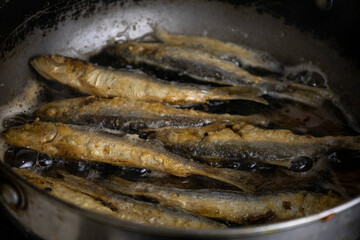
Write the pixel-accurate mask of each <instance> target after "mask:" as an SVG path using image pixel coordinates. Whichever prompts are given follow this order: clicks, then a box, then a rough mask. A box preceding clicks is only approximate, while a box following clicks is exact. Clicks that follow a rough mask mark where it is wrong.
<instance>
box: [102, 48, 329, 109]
mask: <svg viewBox="0 0 360 240" xmlns="http://www.w3.org/2000/svg"><path fill="white" fill-rule="evenodd" d="M107 52H108V53H109V54H111V55H113V56H115V57H121V58H124V59H126V61H128V62H129V63H131V64H135V65H136V64H140V63H141V64H148V65H152V66H155V67H159V68H162V69H165V70H171V71H176V72H180V73H181V74H184V75H187V76H189V77H192V78H194V79H197V80H200V81H204V82H213V83H217V84H226V85H232V86H243V85H250V86H253V87H256V88H258V89H259V90H261V91H262V93H263V94H265V95H269V96H272V97H275V98H284V99H289V100H293V101H297V102H300V103H303V104H307V105H310V106H314V107H318V106H321V105H322V103H323V101H324V100H325V99H332V98H334V94H333V92H332V91H331V90H329V89H323V88H316V87H310V86H306V85H301V84H296V83H292V82H280V81H276V80H274V79H270V78H266V77H260V76H255V75H252V74H250V73H249V72H247V71H245V70H244V69H242V68H239V67H238V66H237V65H235V64H233V63H231V62H228V61H225V60H221V59H218V58H217V57H215V56H214V55H212V54H209V53H207V52H205V51H203V50H201V49H194V48H188V47H184V46H178V45H177V46H176V45H169V44H161V43H138V42H134V41H130V42H126V43H122V44H117V45H115V46H113V47H109V48H108V49H107Z"/></svg>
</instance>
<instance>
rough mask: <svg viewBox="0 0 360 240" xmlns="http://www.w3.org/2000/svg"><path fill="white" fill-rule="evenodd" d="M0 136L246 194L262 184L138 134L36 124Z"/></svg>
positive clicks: (53, 154) (58, 152)
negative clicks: (214, 183) (208, 181)
mask: <svg viewBox="0 0 360 240" xmlns="http://www.w3.org/2000/svg"><path fill="white" fill-rule="evenodd" d="M1 136H2V138H3V139H5V141H6V142H7V143H9V144H11V145H13V146H17V147H26V148H30V149H32V150H35V151H37V152H41V153H45V154H47V155H49V156H51V157H62V158H68V159H74V160H87V161H95V162H103V163H109V164H112V165H118V166H129V167H139V168H147V169H150V170H156V171H160V172H165V173H169V174H172V175H175V176H179V177H186V176H189V175H193V174H195V175H202V176H207V177H209V178H212V179H216V180H219V181H222V182H225V183H228V184H231V185H234V186H237V187H238V188H240V189H242V190H244V191H249V192H251V191H254V190H255V189H256V188H257V187H259V186H260V185H261V184H262V181H261V180H262V179H261V177H260V176H259V175H258V174H254V173H250V172H245V171H236V170H231V169H219V168H212V167H210V166H207V165H204V164H200V163H196V162H194V161H193V160H191V159H187V158H184V157H181V156H178V155H176V154H172V153H170V152H168V151H166V150H165V149H164V148H163V147H162V145H160V144H159V143H158V142H157V141H145V140H143V139H140V138H139V137H138V135H124V136H117V135H111V134H107V133H104V132H100V131H98V130H96V129H90V128H86V127H80V126H73V125H66V124H62V123H51V122H40V121H37V122H34V123H32V124H25V125H23V126H19V127H15V128H10V129H7V130H6V131H4V132H2V133H1Z"/></svg>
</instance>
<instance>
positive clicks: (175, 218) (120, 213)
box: [13, 169, 226, 229]
mask: <svg viewBox="0 0 360 240" xmlns="http://www.w3.org/2000/svg"><path fill="white" fill-rule="evenodd" d="M13 170H14V171H15V172H16V173H17V174H19V175H20V176H21V177H23V178H24V179H26V180H27V181H29V182H30V183H32V184H34V185H35V186H37V187H39V188H41V189H46V190H47V192H49V193H50V194H51V195H53V196H55V197H58V198H60V199H62V200H64V201H66V202H70V203H72V204H74V205H76V206H78V207H80V208H84V209H87V210H91V211H95V212H98V213H101V214H105V215H108V216H111V217H115V218H118V219H121V220H123V221H127V222H134V223H139V224H145V225H150V226H159V227H166V228H178V229H223V228H226V227H225V226H224V225H222V224H220V223H217V222H215V221H212V220H209V219H206V218H203V217H201V216H197V215H194V214H190V213H188V212H185V211H181V210H179V209H171V208H167V207H163V206H161V205H157V204H152V203H146V202H140V201H137V200H134V199H131V198H129V197H126V196H121V195H118V194H115V193H114V192H112V191H109V190H107V189H104V188H102V187H100V186H98V185H96V184H94V183H91V182H89V181H87V180H85V179H82V178H79V177H75V176H72V177H71V180H72V181H71V182H69V181H66V180H62V179H55V178H49V177H42V176H40V175H37V174H34V173H31V172H29V171H27V170H20V169H13Z"/></svg>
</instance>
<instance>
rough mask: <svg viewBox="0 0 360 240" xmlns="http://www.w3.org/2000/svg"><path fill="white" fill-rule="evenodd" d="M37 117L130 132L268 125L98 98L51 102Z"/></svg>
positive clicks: (257, 120) (255, 120)
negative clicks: (218, 125)
mask: <svg viewBox="0 0 360 240" xmlns="http://www.w3.org/2000/svg"><path fill="white" fill-rule="evenodd" d="M36 116H38V117H39V118H40V119H42V120H46V121H58V122H64V123H72V124H81V125H89V124H90V125H95V126H99V125H101V126H103V127H106V128H110V129H117V130H124V131H130V132H132V131H135V132H136V131H137V130H140V129H144V128H158V127H165V126H172V127H189V126H202V125H206V124H209V123H213V122H225V123H237V122H243V121H245V122H249V123H251V124H258V125H261V126H266V125H267V124H268V121H267V120H266V119H265V118H264V117H262V116H259V115H251V116H239V115H229V114H211V113H205V112H201V111H196V110H191V109H178V108H174V107H172V106H169V105H165V104H162V103H155V102H142V101H135V100H130V99H125V98H113V99H104V98H99V97H80V98H73V99H66V100H60V101H54V102H50V103H47V104H45V105H44V106H42V107H40V108H39V109H38V110H37V111H36Z"/></svg>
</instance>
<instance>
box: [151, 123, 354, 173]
mask: <svg viewBox="0 0 360 240" xmlns="http://www.w3.org/2000/svg"><path fill="white" fill-rule="evenodd" d="M149 132H152V133H151V135H152V137H153V138H156V139H158V140H160V141H161V142H162V143H163V144H164V146H165V147H166V148H168V149H171V150H173V151H175V152H181V153H182V154H185V155H187V156H188V157H191V158H195V159H201V160H202V161H207V160H209V159H211V160H212V159H216V160H220V161H226V160H255V161H260V162H265V163H270V164H275V165H280V166H286V167H291V166H292V164H296V161H297V160H300V159H302V158H303V157H308V158H313V157H316V156H319V155H323V154H326V153H328V152H329V151H336V150H341V149H349V150H360V136H338V137H334V136H326V137H313V136H310V135H306V136H301V135H296V134H294V133H293V132H291V131H289V130H282V129H279V130H271V129H263V128H258V127H255V126H252V125H249V124H246V123H241V124H236V125H233V126H226V125H225V124H220V123H219V124H211V125H207V126H204V127H193V128H184V129H176V128H170V127H168V128H160V129H153V130H151V129H150V130H149Z"/></svg>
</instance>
